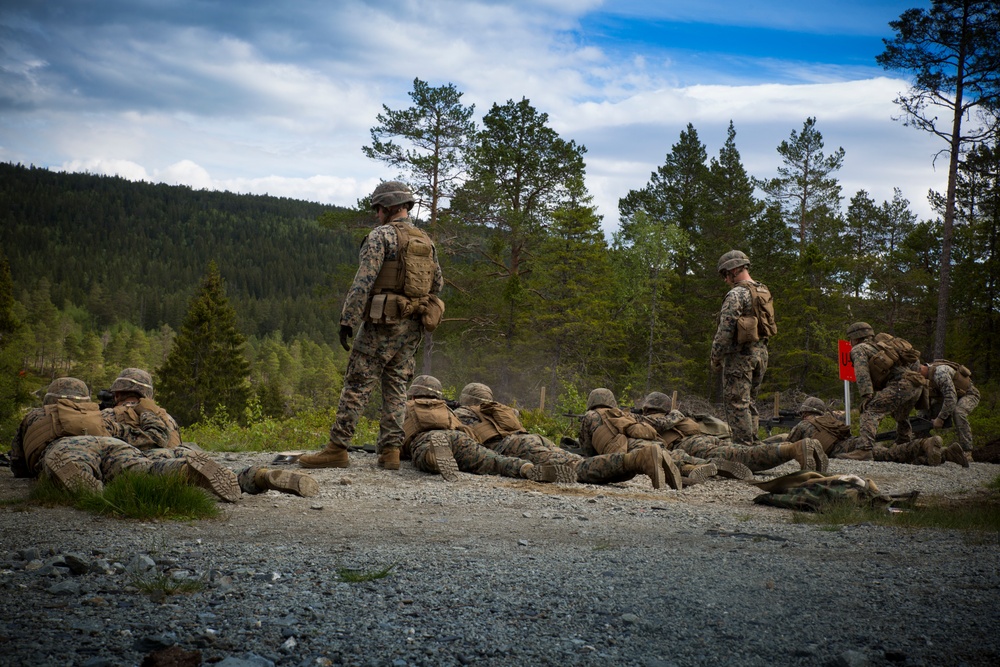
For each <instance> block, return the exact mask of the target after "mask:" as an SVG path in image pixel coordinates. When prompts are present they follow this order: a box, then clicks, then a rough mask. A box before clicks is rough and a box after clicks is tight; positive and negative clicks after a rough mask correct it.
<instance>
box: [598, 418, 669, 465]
mask: <svg viewBox="0 0 1000 667" xmlns="http://www.w3.org/2000/svg"><path fill="white" fill-rule="evenodd" d="M597 414H599V415H600V416H601V425H600V426H598V427H597V429H596V430H595V431H594V436H593V445H594V449H596V450H597V453H598V454H613V453H615V452H625V451H628V439H629V438H639V439H641V440H658V439H659V437H660V436H659V434H658V433H657V432H656V429H655V428H653V427H652V426H650V425H649V424H647V423H645V422H640V421H638V420H637V419H636V418H635V416H634V415H632V414H631V413H628V412H622V411H621V410H620V409H618V408H600V409H598V410H597Z"/></svg>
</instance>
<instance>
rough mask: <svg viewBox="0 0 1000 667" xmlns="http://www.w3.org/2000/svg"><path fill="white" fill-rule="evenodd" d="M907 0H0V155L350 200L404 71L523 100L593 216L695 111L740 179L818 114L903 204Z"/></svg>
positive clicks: (866, 176)
mask: <svg viewBox="0 0 1000 667" xmlns="http://www.w3.org/2000/svg"><path fill="white" fill-rule="evenodd" d="M929 4H930V3H929V1H925V0H697V1H694V0H658V1H652V0H613V1H612V0H609V1H607V2H601V1H599V0H506V1H503V0H498V1H494V0H454V1H453V0H379V1H377V2H370V1H364V0H284V1H283V2H274V1H273V0H241V1H240V2H238V3H237V2H226V1H223V0H99V1H98V0H45V1H44V2H42V1H41V0H5V1H4V3H3V4H2V7H0V161H4V162H14V163H22V164H25V165H28V164H32V165H35V166H40V167H47V168H50V169H56V170H65V171H88V172H91V173H101V174H118V175H121V176H125V177H127V178H132V179H141V180H147V181H154V182H165V183H172V184H186V185H190V186H192V187H194V188H196V189H201V188H208V189H220V190H230V191H233V192H252V193H269V194H272V195H278V196H286V197H294V198H299V199H307V200H311V201H319V202H324V203H333V204H342V205H353V204H354V203H355V201H356V200H357V199H358V198H360V197H362V196H364V195H365V194H368V193H369V192H370V191H371V189H372V188H373V187H374V186H375V185H376V184H377V183H378V182H379V181H380V180H382V179H387V178H391V177H393V176H395V175H396V174H394V173H392V172H390V171H389V170H388V169H387V168H386V167H384V166H383V165H382V164H380V163H378V162H374V161H372V160H369V159H367V158H365V157H364V156H363V154H362V152H361V147H362V146H363V145H365V144H366V143H368V142H369V141H370V135H369V130H370V128H371V127H372V126H373V125H375V122H376V121H375V117H376V115H377V114H378V113H379V112H380V111H381V110H382V105H383V104H385V105H387V106H389V107H390V108H392V109H402V108H406V107H408V106H409V105H410V103H411V100H410V98H409V96H408V93H409V92H410V90H412V82H413V79H414V78H420V79H422V80H424V81H426V82H428V83H429V84H430V85H432V86H441V85H444V84H447V83H452V84H454V85H455V86H456V88H457V89H458V90H459V91H462V92H463V93H464V96H463V98H462V99H463V101H464V102H465V103H466V104H475V107H476V116H477V119H478V118H481V117H482V115H483V114H484V113H485V112H487V111H488V110H489V108H490V107H491V106H492V104H493V103H500V104H502V103H504V102H506V101H507V100H509V99H514V100H520V99H521V98H522V97H527V98H528V99H529V100H530V101H531V103H532V105H533V106H534V107H535V108H536V109H538V110H539V111H541V112H545V113H548V114H549V119H550V124H551V126H552V127H553V128H554V129H555V130H556V131H557V132H559V133H560V135H561V136H562V137H563V138H564V139H573V140H575V141H576V142H577V143H580V144H584V145H585V146H586V147H587V149H588V152H587V155H586V160H587V185H588V187H589V189H590V191H591V193H592V194H593V195H594V196H595V202H596V203H597V205H598V208H599V212H600V213H601V214H602V215H604V220H605V229H606V230H607V231H608V232H611V231H613V230H614V229H615V228H616V227H617V205H618V199H619V198H620V197H622V196H624V195H625V194H626V193H627V192H628V191H629V190H630V189H636V188H640V187H642V186H643V185H645V184H646V182H647V181H648V179H649V175H650V172H651V171H652V170H654V169H655V168H656V167H657V166H659V165H661V164H662V163H663V161H664V157H665V155H666V154H667V153H668V152H669V151H670V149H671V146H672V145H673V144H674V143H676V142H677V140H678V137H679V135H680V132H681V131H682V130H683V129H684V127H685V126H686V125H687V124H688V123H692V124H693V125H694V127H695V129H696V130H697V131H698V134H699V136H700V138H701V140H702V142H704V143H705V144H706V146H707V148H708V152H709V155H710V156H712V155H716V154H717V153H718V150H719V148H720V147H721V145H722V142H723V141H724V140H725V136H726V127H727V126H728V124H729V121H730V120H732V121H733V123H734V124H735V128H736V132H737V136H736V142H737V147H738V148H739V150H740V152H741V154H742V157H743V161H744V164H745V165H746V167H747V170H748V171H749V172H750V173H751V174H752V175H754V176H758V177H762V178H763V177H770V176H774V175H776V172H777V168H778V166H779V164H780V160H779V156H778V154H777V152H776V148H777V146H778V144H779V143H780V142H781V141H782V140H784V139H788V138H789V135H790V134H791V132H792V130H801V128H802V125H803V122H804V121H805V120H806V118H807V117H810V116H815V117H816V118H817V128H818V129H819V131H820V132H821V133H822V134H823V138H824V141H825V145H826V146H825V150H826V153H827V154H830V153H831V152H833V151H834V150H836V149H837V148H838V147H843V148H844V149H845V150H846V157H845V160H844V167H843V169H842V170H841V171H840V172H839V177H840V180H841V184H842V185H843V191H844V206H845V207H846V205H847V202H848V201H849V199H850V197H851V196H852V195H853V194H854V193H855V192H856V191H857V190H859V189H865V190H867V191H868V192H869V193H870V194H871V195H872V196H873V197H874V198H875V199H876V200H877V201H879V202H881V201H882V200H886V199H891V198H892V195H893V188H894V187H898V188H900V189H901V190H902V192H903V195H904V196H905V197H906V198H908V199H909V200H910V201H911V208H912V209H913V210H914V211H915V212H917V213H918V214H919V215H920V216H921V217H931V216H932V213H931V210H930V208H929V206H928V204H927V201H926V199H927V197H926V195H927V191H928V189H931V188H933V189H935V190H939V191H941V190H944V187H945V183H946V173H945V167H946V163H945V162H944V161H942V160H939V161H938V165H937V168H936V169H935V166H934V164H933V157H934V154H935V153H936V152H937V151H939V150H940V149H941V148H942V145H940V144H939V140H937V139H935V138H932V137H930V136H928V135H925V134H923V133H921V132H918V131H917V130H914V129H911V128H906V127H904V126H903V125H902V123H900V122H896V121H893V120H892V118H893V117H894V116H897V115H898V108H897V107H896V106H895V105H894V104H893V102H892V100H893V99H894V98H895V97H896V95H897V93H899V92H901V91H904V90H905V89H906V88H907V82H906V80H905V79H904V78H903V77H902V75H901V74H900V73H896V72H886V71H884V70H882V69H881V68H879V67H878V66H877V65H876V63H875V56H876V55H877V54H878V53H880V52H881V51H882V41H881V40H882V38H883V37H891V34H892V33H891V30H890V28H889V26H888V23H889V21H891V20H893V19H896V18H898V16H899V15H900V13H902V12H903V11H904V10H905V9H907V8H910V7H925V6H929Z"/></svg>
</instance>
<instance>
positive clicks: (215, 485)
mask: <svg viewBox="0 0 1000 667" xmlns="http://www.w3.org/2000/svg"><path fill="white" fill-rule="evenodd" d="M186 463H187V465H188V471H189V475H190V476H191V477H190V478H191V480H192V481H193V482H194V483H195V484H197V485H198V486H200V487H202V488H205V489H208V490H209V491H211V492H212V493H214V494H215V495H217V496H219V497H220V498H222V499H223V500H225V501H226V502H228V503H235V502H236V501H237V500H239V499H240V494H242V491H241V490H240V482H239V479H238V478H237V477H236V473H234V472H233V471H232V470H230V469H229V468H226V467H224V466H221V465H219V464H218V463H216V462H215V461H213V460H212V459H210V458H209V457H208V456H206V455H205V454H195V455H194V456H191V457H188V459H187V461H186Z"/></svg>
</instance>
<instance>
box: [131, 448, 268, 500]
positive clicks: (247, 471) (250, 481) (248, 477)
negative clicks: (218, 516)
mask: <svg viewBox="0 0 1000 667" xmlns="http://www.w3.org/2000/svg"><path fill="white" fill-rule="evenodd" d="M197 451H198V450H194V449H188V448H186V447H185V446H184V445H181V446H180V447H174V448H171V449H159V448H158V449H147V450H144V451H143V454H145V455H146V456H147V457H149V458H151V459H154V460H157V461H167V460H170V459H185V458H187V457H188V456H190V455H191V454H195V453H197ZM258 470H260V466H247V467H245V468H242V469H240V470H237V471H235V472H236V479H237V480H238V481H239V483H240V491H242V492H243V493H249V494H250V495H253V496H255V495H257V494H259V493H264V492H265V491H267V489H262V488H260V487H259V486H257V483H256V482H254V475H256V474H257V471H258Z"/></svg>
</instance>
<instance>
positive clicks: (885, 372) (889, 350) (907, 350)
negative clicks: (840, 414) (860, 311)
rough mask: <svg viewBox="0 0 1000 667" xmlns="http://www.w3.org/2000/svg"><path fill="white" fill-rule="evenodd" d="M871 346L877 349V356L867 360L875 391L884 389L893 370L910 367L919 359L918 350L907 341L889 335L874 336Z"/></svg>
mask: <svg viewBox="0 0 1000 667" xmlns="http://www.w3.org/2000/svg"><path fill="white" fill-rule="evenodd" d="M872 344H873V345H874V346H875V347H876V348H877V349H878V354H876V355H875V356H873V357H872V358H871V359H869V360H868V372H869V375H871V379H872V386H873V387H874V388H875V389H876V390H878V389H883V388H884V387H885V385H886V382H888V380H889V373H890V371H892V369H893V368H895V367H896V366H904V367H905V366H910V365H911V364H913V363H914V362H916V361H918V360H919V359H920V350H917V349H914V347H913V346H912V345H910V342H909V341H907V340H905V339H903V338H898V337H896V336H893V335H891V334H887V333H880V334H876V335H875V340H874V342H873V343H872Z"/></svg>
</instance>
